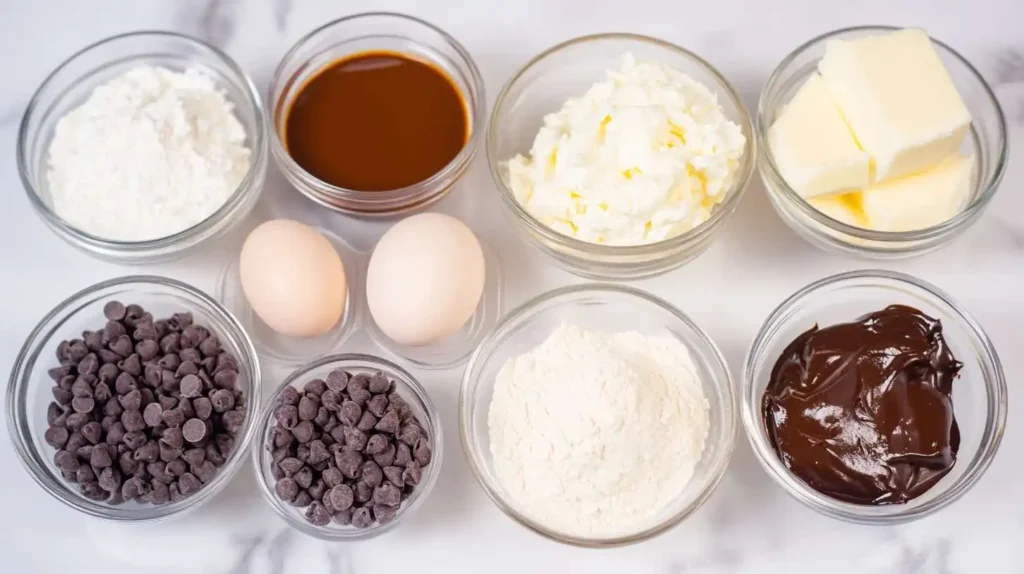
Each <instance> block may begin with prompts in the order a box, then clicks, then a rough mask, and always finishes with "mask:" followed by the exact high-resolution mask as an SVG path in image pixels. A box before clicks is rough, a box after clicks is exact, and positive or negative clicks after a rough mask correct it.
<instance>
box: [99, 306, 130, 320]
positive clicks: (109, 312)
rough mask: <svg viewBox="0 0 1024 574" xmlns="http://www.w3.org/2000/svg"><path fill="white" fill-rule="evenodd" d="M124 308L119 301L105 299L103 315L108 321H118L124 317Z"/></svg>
mask: <svg viewBox="0 0 1024 574" xmlns="http://www.w3.org/2000/svg"><path fill="white" fill-rule="evenodd" d="M124 314H125V308H124V304H123V303H121V302H120V301H107V302H106V303H105V304H104V305H103V316H104V317H106V318H107V320H108V321H120V320H122V319H124Z"/></svg>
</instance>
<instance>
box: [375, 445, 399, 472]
mask: <svg viewBox="0 0 1024 574" xmlns="http://www.w3.org/2000/svg"><path fill="white" fill-rule="evenodd" d="M373 461H374V462H376V463H377V464H379V465H381V466H382V467H383V466H390V465H391V464H392V463H394V461H395V445H393V444H389V445H388V448H387V450H385V451H384V452H382V453H380V454H375V455H373Z"/></svg>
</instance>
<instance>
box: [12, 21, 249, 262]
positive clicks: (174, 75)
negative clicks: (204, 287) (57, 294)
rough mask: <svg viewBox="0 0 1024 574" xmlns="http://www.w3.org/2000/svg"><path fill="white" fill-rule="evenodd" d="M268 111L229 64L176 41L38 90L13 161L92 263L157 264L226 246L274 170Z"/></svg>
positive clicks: (85, 54) (69, 74) (151, 44)
mask: <svg viewBox="0 0 1024 574" xmlns="http://www.w3.org/2000/svg"><path fill="white" fill-rule="evenodd" d="M266 135H267V128H266V125H265V120H264V113H263V104H262V103H261V102H260V98H259V95H258V93H257V91H256V88H255V86H254V85H253V83H252V81H251V80H250V79H249V77H248V76H247V75H246V74H245V72H243V71H242V69H241V68H239V66H238V65H237V64H236V63H235V62H234V61H232V60H231V59H230V58H229V57H228V56H227V55H226V54H224V53H223V52H221V51H220V50H217V49H216V48H214V47H212V46H209V45H207V44H205V43H203V42H200V41H199V40H195V39H192V38H189V37H187V36H182V35H179V34H174V33H169V32H138V33H132V34H125V35H121V36H115V37H113V38H109V39H107V40H103V41H101V42H98V43H96V44H93V45H91V46H88V47H86V48H84V49H83V50H81V51H79V52H78V53H76V54H74V55H72V56H71V57H70V58H68V59H67V60H66V61H65V62H64V63H62V64H61V65H60V66H58V67H57V69H56V70H54V71H53V72H52V73H51V74H50V75H49V76H48V77H47V78H46V80H44V81H43V83H42V85H40V87H39V89H38V90H37V91H36V93H35V95H34V96H33V98H32V100H31V102H30V103H29V105H28V107H27V108H26V110H25V115H24V116H23V118H22V122H21V129H20V131H19V134H18V144H17V156H18V159H17V162H18V169H19V172H20V175H21V180H22V183H23V185H24V187H25V190H26V191H27V193H28V197H29V200H30V202H31V204H32V206H33V207H34V208H35V210H36V212H37V213H39V215H40V217H41V218H42V220H43V222H44V223H46V225H47V226H48V227H50V228H51V229H53V231H54V232H55V233H57V234H58V235H59V236H60V237H61V238H62V239H64V240H65V241H67V242H68V243H70V244H72V245H73V246H75V247H77V248H79V249H81V250H83V251H85V252H87V253H89V254H91V255H94V256H96V257H99V258H102V259H107V260H113V261H118V262H123V263H150V262H157V261H165V260H168V259H173V258H176V257H180V256H181V255H183V254H184V253H186V252H188V251H190V250H191V249H192V248H195V247H197V246H198V245H199V244H201V243H203V242H206V241H209V240H211V239H213V238H216V237H219V236H222V235H223V234H224V233H226V232H227V231H228V230H229V229H231V228H232V227H233V226H234V225H235V224H236V223H238V222H240V221H242V220H243V219H244V218H245V216H246V215H248V213H249V212H250V211H251V210H252V208H253V207H254V206H255V204H256V201H257V200H258V198H259V194H260V192H261V191H262V188H263V183H264V180H265V177H266V169H267V144H266V139H267V138H266Z"/></svg>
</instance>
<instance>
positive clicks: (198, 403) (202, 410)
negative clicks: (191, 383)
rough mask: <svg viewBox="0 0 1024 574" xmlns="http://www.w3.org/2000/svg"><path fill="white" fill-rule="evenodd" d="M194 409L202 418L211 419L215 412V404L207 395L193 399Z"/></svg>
mask: <svg viewBox="0 0 1024 574" xmlns="http://www.w3.org/2000/svg"><path fill="white" fill-rule="evenodd" d="M192 410H194V411H195V412H196V416H197V417H198V418H199V419H201V420H204V421H205V420H209V418H210V416H211V415H212V414H213V404H212V403H211V401H210V399H208V398H206V397H198V398H195V399H192Z"/></svg>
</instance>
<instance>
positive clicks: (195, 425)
mask: <svg viewBox="0 0 1024 574" xmlns="http://www.w3.org/2000/svg"><path fill="white" fill-rule="evenodd" d="M125 428H127V426H126V427H125ZM181 434H182V436H184V437H185V440H187V441H188V442H190V443H192V444H195V443H197V442H200V441H201V440H203V439H204V438H206V423H205V422H203V421H201V420H199V419H189V420H187V421H185V424H184V425H183V426H182V427H181Z"/></svg>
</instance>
